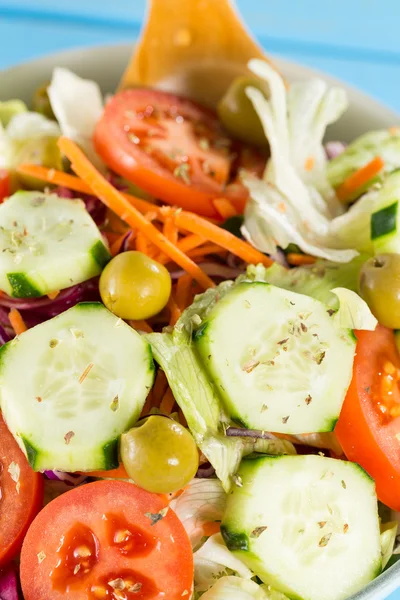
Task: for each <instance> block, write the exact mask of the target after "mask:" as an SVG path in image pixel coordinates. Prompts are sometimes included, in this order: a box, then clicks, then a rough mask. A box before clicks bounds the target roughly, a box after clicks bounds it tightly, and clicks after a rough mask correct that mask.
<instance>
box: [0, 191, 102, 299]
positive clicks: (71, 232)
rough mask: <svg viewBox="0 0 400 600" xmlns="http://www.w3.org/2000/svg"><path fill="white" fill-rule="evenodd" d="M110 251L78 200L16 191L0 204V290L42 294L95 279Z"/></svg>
mask: <svg viewBox="0 0 400 600" xmlns="http://www.w3.org/2000/svg"><path fill="white" fill-rule="evenodd" d="M110 258H111V257H110V253H109V251H108V250H107V248H106V246H105V245H104V241H103V238H102V236H101V233H100V231H99V230H98V228H97V226H96V224H95V223H94V221H93V219H92V218H91V216H90V215H89V213H88V212H87V210H86V208H85V205H84V203H83V202H82V201H81V200H69V199H65V198H59V197H58V196H56V195H54V194H42V193H39V192H18V193H16V194H14V196H12V197H11V198H10V199H9V200H7V201H6V202H4V203H3V204H1V205H0V290H2V291H3V292H6V294H8V295H9V296H14V297H16V298H32V297H37V296H43V295H45V294H49V293H50V292H54V291H57V290H62V289H64V288H67V287H70V286H72V285H75V284H77V283H81V282H82V281H86V280H87V279H90V278H91V277H95V276H96V275H99V273H100V272H101V270H102V268H103V267H104V265H105V264H106V263H107V262H108V261H109V260H110Z"/></svg>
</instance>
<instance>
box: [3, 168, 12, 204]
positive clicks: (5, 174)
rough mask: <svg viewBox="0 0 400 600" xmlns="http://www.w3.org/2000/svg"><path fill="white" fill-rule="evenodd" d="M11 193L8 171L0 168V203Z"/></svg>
mask: <svg viewBox="0 0 400 600" xmlns="http://www.w3.org/2000/svg"><path fill="white" fill-rule="evenodd" d="M10 194H11V177H10V172H9V171H7V170H6V169H0V203H1V202H3V200H5V198H8V196H10Z"/></svg>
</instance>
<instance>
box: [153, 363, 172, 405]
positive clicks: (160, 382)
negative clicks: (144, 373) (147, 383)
mask: <svg viewBox="0 0 400 600" xmlns="http://www.w3.org/2000/svg"><path fill="white" fill-rule="evenodd" d="M167 388H168V381H167V378H166V376H165V373H164V371H161V369H159V370H158V371H157V375H156V380H155V382H154V385H153V390H152V391H153V402H154V406H157V407H158V406H160V403H161V400H162V399H163V397H164V394H165V392H166V391H167Z"/></svg>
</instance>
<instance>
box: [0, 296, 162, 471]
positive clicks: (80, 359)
mask: <svg viewBox="0 0 400 600" xmlns="http://www.w3.org/2000/svg"><path fill="white" fill-rule="evenodd" d="M153 379H154V364H153V359H152V353H151V349H150V346H149V344H148V343H147V342H146V341H145V340H144V338H143V337H141V336H140V335H139V334H138V333H136V331H135V330H133V329H132V328H131V327H129V325H127V324H126V323H125V322H124V321H122V320H121V319H118V318H117V317H115V316H114V315H113V314H112V313H110V312H109V311H108V310H107V309H106V308H105V307H104V306H103V305H102V304H100V303H82V304H78V305H76V306H74V307H73V308H71V309H69V310H67V311H66V312H64V313H62V314H61V315H59V316H57V317H55V318H53V319H51V320H49V321H46V322H45V323H42V324H41V325H37V326H36V327H33V328H32V329H29V330H28V331H27V332H25V333H24V334H23V335H21V336H19V337H17V338H15V339H14V340H12V341H11V342H9V343H8V344H6V345H5V346H3V347H2V348H1V351H0V388H1V410H2V412H3V416H4V419H5V421H6V423H7V425H8V427H9V429H10V431H11V432H12V434H13V435H14V437H15V439H16V440H17V442H18V443H19V445H20V447H21V449H22V450H23V452H25V454H26V455H27V457H28V460H29V462H30V464H31V466H32V467H33V469H35V471H45V470H60V471H93V470H98V469H111V468H114V467H115V466H118V440H119V436H120V434H121V433H123V432H124V431H126V430H127V429H129V428H130V427H131V426H132V425H134V423H135V422H136V421H137V419H138V417H139V415H140V412H141V410H142V408H143V405H144V403H145V400H146V396H147V394H148V392H149V390H150V388H151V386H152V384H153Z"/></svg>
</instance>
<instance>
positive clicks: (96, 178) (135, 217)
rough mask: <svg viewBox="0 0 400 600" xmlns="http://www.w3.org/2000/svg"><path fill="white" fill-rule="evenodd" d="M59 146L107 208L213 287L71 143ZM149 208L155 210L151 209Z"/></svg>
mask: <svg viewBox="0 0 400 600" xmlns="http://www.w3.org/2000/svg"><path fill="white" fill-rule="evenodd" d="M58 145H59V147H60V150H61V151H62V152H63V154H65V156H67V158H68V159H69V160H70V161H71V164H72V168H73V170H74V171H75V172H76V173H77V175H79V176H80V177H81V178H82V179H83V181H85V183H87V185H89V187H90V188H91V190H92V193H94V194H95V195H96V196H97V197H98V198H99V199H100V200H101V201H102V202H103V203H104V204H105V205H106V206H108V208H111V210H113V211H114V212H115V213H116V214H117V215H118V216H119V217H120V218H121V219H122V220H123V221H126V223H128V225H130V226H131V227H132V228H137V229H138V230H140V231H142V232H143V234H144V235H146V237H147V238H148V239H149V240H150V241H151V242H153V244H155V245H156V246H157V247H158V248H159V249H160V250H161V251H162V252H164V253H165V254H168V256H169V257H170V258H171V259H172V260H173V261H174V262H176V264H178V265H179V266H180V267H181V268H182V269H184V270H185V271H187V272H188V273H190V275H192V277H193V279H195V280H196V281H198V282H199V284H200V285H201V286H202V287H203V288H204V289H207V288H209V287H215V283H214V282H213V280H212V279H211V278H210V277H209V276H208V275H207V274H206V273H204V272H203V271H202V270H201V268H200V267H199V266H198V265H196V263H194V262H193V261H192V260H191V259H190V258H188V257H187V256H186V255H185V254H184V253H183V252H181V251H180V250H179V249H178V248H177V247H176V246H174V244H171V242H170V241H169V240H167V239H166V237H165V236H164V235H163V234H162V233H161V232H160V231H159V230H158V229H157V228H156V227H154V225H153V224H152V223H150V222H149V221H148V220H147V219H146V218H145V217H144V216H143V215H142V214H141V213H140V212H139V211H138V210H137V209H136V208H135V207H134V206H133V205H132V204H130V202H129V201H128V200H127V199H126V198H125V197H124V196H123V195H122V194H121V193H120V192H119V191H118V190H116V189H115V188H114V187H113V186H112V185H111V184H110V183H109V182H108V181H107V180H106V179H105V178H104V177H103V176H102V175H101V174H100V173H99V172H98V171H97V169H96V168H95V167H94V166H93V165H92V164H91V162H90V161H89V160H88V158H87V157H86V156H85V154H84V153H83V152H82V150H81V149H80V148H79V147H78V146H77V145H76V144H75V143H74V142H73V141H72V140H70V139H68V138H66V137H61V138H60V139H59V140H58ZM152 208H154V207H153V206H152ZM205 223H207V221H205ZM217 229H218V228H217Z"/></svg>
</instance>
